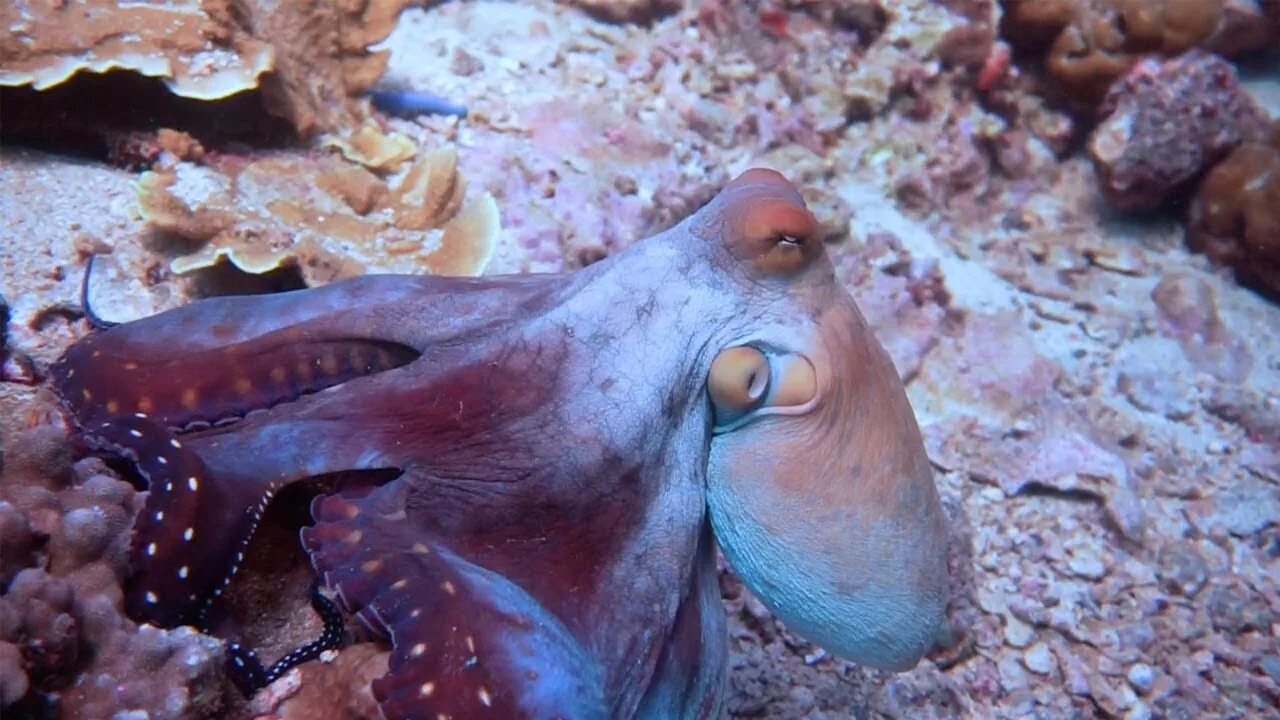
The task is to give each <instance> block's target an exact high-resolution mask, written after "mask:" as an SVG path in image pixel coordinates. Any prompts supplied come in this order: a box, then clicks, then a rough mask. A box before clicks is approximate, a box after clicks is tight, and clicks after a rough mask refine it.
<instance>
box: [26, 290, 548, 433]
mask: <svg viewBox="0 0 1280 720" xmlns="http://www.w3.org/2000/svg"><path fill="white" fill-rule="evenodd" d="M553 286H554V283H550V282H549V281H548V280H547V279H546V278H545V277H544V278H539V279H528V278H521V277H514V276H513V277H505V278H491V279H476V278H443V277H415V276H398V275H374V276H365V277H360V278H353V279H351V280H347V281H342V282H338V283H334V284H332V285H328V286H325V287H322V288H315V289H310V290H299V291H294V292H287V293H278V294H273V295H258V296H240V297H219V298H209V299H205V300H200V301H197V302H194V303H192V304H190V305H187V306H184V307H181V308H176V309H174V310H170V311H167V312H163V313H160V314H158V315H153V316H151V317H147V318H143V319H141V320H136V321H133V322H129V323H124V324H121V325H118V326H115V327H112V328H110V329H108V330H106V331H103V332H100V333H96V334H93V335H90V336H89V337H87V338H85V339H84V340H82V341H80V342H78V343H76V344H75V345H73V346H72V347H71V348H70V349H69V350H68V351H67V352H66V353H65V354H64V355H63V357H62V358H60V359H59V360H58V361H57V362H56V363H55V364H54V366H53V367H52V370H51V374H52V377H53V380H54V385H55V388H56V389H57V391H58V393H59V395H60V396H61V397H62V398H63V401H64V402H65V403H66V405H67V407H68V408H69V409H70V410H71V411H72V413H73V414H74V415H75V417H76V419H77V421H78V422H79V423H80V424H81V425H85V424H88V423H90V422H92V421H96V420H101V419H104V418H107V417H110V416H114V415H121V414H133V413H143V414H145V415H147V416H148V417H151V418H153V419H155V420H157V421H158V422H160V423H162V424H164V425H166V426H168V427H171V428H174V429H178V430H185V429H189V428H192V427H201V426H207V425H212V424H221V423H226V422H232V421H234V420H236V419H239V418H241V417H243V416H244V415H246V414H248V413H249V412H252V411H254V410H261V409H268V408H271V407H273V406H275V405H278V404H281V403H284V402H289V401H291V400H294V399H296V398H298V397H300V396H302V395H308V394H312V393H315V392H318V391H320V390H324V389H326V388H329V387H333V386H335V385H340V384H343V383H345V382H348V381H350V380H352V379H354V378H357V377H361V376H364V375H371V374H375V373H379V372H384V371H386V370H391V369H394V368H397V367H400V366H402V365H406V364H408V363H410V362H412V361H413V360H415V359H417V358H418V357H419V356H420V355H421V354H422V353H423V352H424V351H425V350H427V349H429V348H431V347H434V346H438V345H444V344H449V343H456V342H463V341H465V340H466V339H467V338H470V337H474V336H476V335H478V334H479V335H482V334H484V333H487V332H488V333H491V332H494V331H495V330H496V329H497V327H500V326H503V325H504V324H506V323H511V322H516V321H517V320H518V318H520V317H521V316H522V314H525V313H529V312H536V310H537V307H538V306H539V303H540V300H541V299H542V298H543V297H544V296H546V295H549V294H551V288H552V287H553Z"/></svg>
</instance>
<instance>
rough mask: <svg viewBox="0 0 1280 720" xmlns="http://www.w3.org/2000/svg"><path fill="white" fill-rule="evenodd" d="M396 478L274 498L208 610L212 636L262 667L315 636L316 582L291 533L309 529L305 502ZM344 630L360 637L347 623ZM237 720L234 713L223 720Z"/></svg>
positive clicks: (304, 486) (359, 474)
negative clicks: (233, 641)
mask: <svg viewBox="0 0 1280 720" xmlns="http://www.w3.org/2000/svg"><path fill="white" fill-rule="evenodd" d="M399 474H400V471H399V470H397V469H394V468H387V469H380V470H359V471H355V470H353V471H346V472H340V473H331V474H328V475H321V476H317V477H314V478H310V479H308V480H306V481H304V482H299V483H295V484H293V485H290V486H289V487H286V488H284V489H283V490H281V491H280V492H278V493H276V495H275V497H274V498H272V500H271V502H270V503H268V505H267V510H266V512H265V513H263V515H262V521H261V523H260V524H259V525H258V529H257V530H256V531H255V532H254V534H253V539H252V540H250V541H249V546H248V547H247V548H245V553H244V562H243V563H242V564H241V566H240V570H239V571H238V572H237V573H236V576H235V578H234V579H232V581H231V584H230V586H228V588H227V591H226V592H225V593H224V594H223V600H222V601H219V602H215V603H214V606H213V607H211V608H210V612H209V622H210V624H211V626H212V627H211V631H212V632H213V634H214V635H216V636H218V637H220V638H228V639H229V638H238V639H239V640H240V642H241V643H242V644H244V645H245V646H246V647H249V648H251V649H253V650H255V651H257V653H258V656H259V659H261V660H262V662H263V664H264V665H270V664H271V663H273V662H275V661H276V660H278V659H279V658H280V657H282V656H284V655H285V654H287V653H290V652H292V651H294V650H296V649H297V648H299V647H300V646H302V645H304V644H306V643H308V642H311V641H312V640H314V639H316V638H317V637H319V635H320V633H321V631H322V630H323V629H324V624H323V622H322V621H321V619H320V617H319V616H317V615H316V613H315V612H314V610H312V608H311V604H310V602H309V600H308V595H307V593H308V591H309V589H310V587H311V583H312V582H313V581H314V580H315V579H316V577H315V574H314V573H313V572H312V570H311V562H310V560H309V559H308V558H307V554H306V553H305V552H304V551H303V549H302V543H301V541H300V540H299V538H298V531H299V530H301V529H302V528H303V527H305V526H308V525H311V524H312V520H311V501H312V500H313V499H314V498H316V497H318V496H320V495H327V494H330V493H335V492H342V493H344V494H346V495H348V496H357V497H358V496H360V495H363V494H364V493H367V492H369V491H370V490H372V489H374V488H376V487H378V486H379V485H382V484H384V483H387V482H389V481H391V480H392V479H394V478H395V477H397V476H398V475H399ZM348 631H349V632H351V631H355V632H358V633H362V632H364V630H363V627H362V626H360V625H359V624H358V623H355V622H353V619H352V618H348ZM227 698H228V699H229V700H230V701H231V702H232V703H236V704H240V703H245V702H247V701H246V700H245V699H244V698H243V697H242V696H241V695H240V693H238V692H229V693H228V694H227ZM242 715H243V714H241V715H237V714H236V713H234V712H233V713H232V714H231V715H230V717H239V716H242Z"/></svg>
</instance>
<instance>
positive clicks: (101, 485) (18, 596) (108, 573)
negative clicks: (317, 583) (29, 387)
mask: <svg viewBox="0 0 1280 720" xmlns="http://www.w3.org/2000/svg"><path fill="white" fill-rule="evenodd" d="M68 449H69V448H68V447H67V442H66V439H65V435H64V432H63V430H62V429H61V428H60V427H56V426H52V425H47V424H40V425H36V426H34V427H31V428H27V429H22V430H17V431H15V433H14V434H13V436H12V437H9V438H6V450H7V451H8V452H7V454H6V463H5V465H4V473H3V475H2V476H0V550H3V553H2V554H3V558H4V560H3V563H4V565H3V569H4V578H2V579H3V580H6V581H7V582H4V583H0V588H3V591H2V592H0V708H4V711H5V712H6V713H7V712H8V711H10V710H13V711H15V712H16V713H17V714H18V715H20V716H21V715H23V714H24V713H31V712H46V711H47V712H48V713H53V714H56V715H57V716H58V717H66V718H104V717H113V716H115V717H118V716H120V713H129V712H134V713H137V712H145V713H147V714H148V715H149V717H152V718H174V719H175V720H176V719H178V718H200V717H218V716H221V714H222V708H223V688H222V679H221V678H222V670H221V667H222V662H223V656H222V650H221V646H220V643H219V642H218V641H217V640H214V639H212V638H210V637H207V636H204V635H201V634H199V633H197V632H196V631H194V630H192V629H190V628H181V629H178V630H174V631H161V630H156V629H155V628H151V627H145V626H144V627H142V628H139V627H138V626H137V625H136V624H135V623H134V622H133V621H131V620H129V619H128V618H127V617H125V615H124V612H123V597H124V596H123V592H122V590H121V583H122V582H123V580H124V578H125V575H126V573H127V552H128V546H129V535H130V528H131V525H132V518H133V515H134V513H135V512H136V510H137V508H138V506H139V502H138V501H139V499H140V496H139V495H138V493H136V492H135V491H134V489H133V487H132V486H131V485H129V484H128V483H126V482H122V481H121V480H119V479H117V478H115V477H113V476H112V475H110V474H108V472H109V471H107V469H106V467H105V465H104V464H103V463H102V462H101V461H100V460H96V459H89V460H82V461H80V462H78V463H76V464H75V465H74V466H72V465H69V464H68V462H67V458H68ZM15 570H16V571H15ZM10 573H12V576H11V577H10ZM52 690H59V691H60V692H59V693H58V694H57V695H56V696H49V695H46V694H47V693H49V692H50V691H52ZM41 698H48V700H47V701H50V702H53V703H54V705H53V706H50V707H42V706H41V703H43V702H46V700H42V699H41ZM53 698H56V700H55V699H53ZM5 716H6V717H7V714H6V715H5Z"/></svg>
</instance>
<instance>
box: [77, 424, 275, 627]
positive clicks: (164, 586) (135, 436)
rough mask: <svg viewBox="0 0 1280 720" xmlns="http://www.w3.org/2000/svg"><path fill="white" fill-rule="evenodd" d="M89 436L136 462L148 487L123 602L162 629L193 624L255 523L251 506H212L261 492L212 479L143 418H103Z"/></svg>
mask: <svg viewBox="0 0 1280 720" xmlns="http://www.w3.org/2000/svg"><path fill="white" fill-rule="evenodd" d="M84 437H85V439H86V443H87V444H88V445H89V446H90V447H91V448H92V449H95V450H101V451H105V452H110V453H113V454H116V455H119V456H122V457H125V458H127V459H128V460H131V461H132V462H133V463H134V464H135V466H136V467H137V469H138V473H139V474H140V475H141V476H142V477H143V479H145V480H146V481H147V483H148V486H149V487H150V493H149V494H148V496H147V501H146V503H145V505H144V507H143V509H142V512H141V513H140V514H139V515H138V518H137V520H136V521H135V522H134V533H133V538H132V546H131V550H130V558H131V560H132V565H133V568H132V570H133V576H132V578H131V581H130V583H129V586H128V588H127V592H126V598H125V600H126V603H127V605H128V608H129V611H130V613H131V614H132V615H133V616H134V617H137V618H140V619H142V620H145V621H149V622H152V623H154V624H156V625H159V626H162V627H171V626H173V625H177V624H179V623H181V622H184V621H189V620H192V619H194V614H195V612H196V611H198V610H199V609H200V608H201V607H203V606H204V604H205V603H206V601H207V600H208V599H210V598H212V597H215V596H217V595H219V594H221V592H222V587H223V586H224V585H225V584H226V582H227V580H228V579H229V578H230V576H231V574H232V572H233V571H234V568H235V563H236V561H237V560H238V559H239V557H242V555H241V553H242V552H243V549H244V547H243V543H244V541H245V540H247V538H248V536H249V534H250V533H251V531H252V525H253V523H254V522H255V519H256V518H255V516H254V515H253V514H252V513H250V512H248V510H249V508H251V507H252V503H250V504H249V506H248V507H245V511H244V512H231V513H227V514H223V513H218V512H209V509H210V508H218V507H241V506H243V503H240V504H239V505H237V504H236V503H233V502H232V501H231V500H230V499H229V497H228V496H229V495H239V494H243V495H246V496H249V497H253V498H257V497H260V495H261V493H260V492H259V491H258V489H257V488H256V487H248V488H243V487H238V486H236V485H233V484H230V483H218V482H213V481H212V479H211V477H210V475H209V472H208V469H207V468H206V466H205V464H204V462H203V461H202V460H201V458H200V456H199V455H197V454H196V453H194V452H192V451H191V449H189V448H187V447H185V446H184V445H183V444H182V442H181V441H179V440H178V439H177V438H176V437H175V436H174V435H173V434H172V433H170V432H169V431H168V430H166V429H165V428H163V427H161V426H160V425H158V424H156V423H155V422H154V421H152V420H150V419H148V418H146V417H143V416H139V415H130V416H125V417H118V418H113V419H111V420H104V421H102V422H101V423H98V424H96V425H94V426H91V427H87V428H85V432H84Z"/></svg>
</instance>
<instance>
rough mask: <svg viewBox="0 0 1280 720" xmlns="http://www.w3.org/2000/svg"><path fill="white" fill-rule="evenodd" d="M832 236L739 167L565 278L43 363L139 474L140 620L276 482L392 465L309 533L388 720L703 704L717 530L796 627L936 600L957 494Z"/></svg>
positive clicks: (387, 287) (363, 288) (858, 648)
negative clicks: (662, 224) (654, 231)
mask: <svg viewBox="0 0 1280 720" xmlns="http://www.w3.org/2000/svg"><path fill="white" fill-rule="evenodd" d="M817 233H818V226H817V224H816V222H815V221H814V219H813V216H812V215H811V214H810V213H809V212H808V210H807V209H805V207H804V202H803V201H802V200H801V198H800V195H799V193H798V192H797V191H796V190H795V188H794V187H792V186H791V184H790V183H788V182H787V181H786V180H785V179H783V177H782V176H781V175H779V174H777V173H775V172H773V171H768V170H751V171H748V172H747V173H744V174H743V175H742V176H740V177H739V178H738V179H737V180H735V181H734V182H733V183H731V184H730V185H729V186H728V187H726V188H725V189H724V190H723V191H722V192H721V194H720V195H719V196H717V197H716V198H715V199H714V200H712V201H711V202H710V203H709V204H708V205H707V206H705V207H704V208H702V209H701V210H699V211H698V212H697V213H695V214H694V215H693V216H691V217H690V218H688V219H686V220H685V221H684V222H682V223H681V224H679V225H678V226H676V227H674V228H672V229H671V230H669V231H666V232H664V233H661V234H659V235H656V236H654V237H652V238H649V239H647V240H645V241H642V242H639V243H637V244H635V245H634V246H632V247H631V248H630V249H628V250H627V251H626V252H623V253H620V254H618V255H616V256H613V257H610V258H608V259H606V260H604V261H601V262H599V263H597V264H594V265H591V266H589V267H587V268H585V269H583V270H581V271H579V272H577V273H574V274H572V275H543V276H511V277H492V278H482V279H458V278H428V277H407V276H406V277H400V276H370V277H363V278H357V279H353V280H350V281H345V282H340V283H335V284H333V285H329V286H326V287H323V288H319V289H312V290H304V291H299V292H294V293H285V294H279V295H271V296H264V297H238V298H217V299H211V300H205V301H201V302H197V303H194V304H192V305H190V306H188V307H185V308H180V309H178V310H174V311H171V312H167V313H163V314H160V315H157V316H154V317H151V318H147V319H144V320H140V321H137V322H134V323H129V324H126V325H122V326H119V327H116V328H112V329H110V330H107V331H105V332H102V333H99V334H96V335H93V336H90V337H89V338H87V339H85V340H83V341H81V342H80V343H78V344H77V345H75V346H73V347H72V348H71V350H69V351H68V353H67V354H66V356H65V357H64V358H63V359H62V360H60V361H59V362H58V363H57V364H56V365H55V367H54V369H53V376H54V380H55V383H56V387H57V389H58V391H59V393H60V394H61V395H62V396H63V398H64V400H65V402H66V403H67V405H68V407H69V408H70V410H71V412H72V413H73V414H74V416H75V419H76V422H77V423H78V425H79V427H80V429H81V433H82V436H83V438H84V440H85V442H86V443H87V444H88V445H89V446H91V447H94V448H97V449H100V450H103V451H107V452H115V453H119V454H122V455H124V456H125V457H128V458H131V459H133V460H134V461H135V462H136V464H137V467H138V470H139V473H140V474H141V475H142V476H143V477H144V478H146V479H147V480H148V481H149V483H150V488H151V495H150V499H149V501H148V505H147V507H146V508H145V509H144V511H143V513H142V514H141V515H140V516H139V518H138V520H137V523H136V534H135V539H134V545H133V551H134V558H135V562H136V565H137V575H136V578H135V582H134V584H133V586H132V587H131V588H130V589H129V602H130V607H131V610H132V612H133V613H135V614H136V615H138V616H140V617H142V618H146V619H149V620H152V621H154V622H157V623H159V624H165V625H171V624H175V623H179V622H183V621H186V620H190V619H191V618H192V617H193V616H195V615H196V614H197V613H198V612H199V610H200V608H201V607H202V606H203V605H204V604H205V603H206V602H207V601H208V600H209V598H211V597H212V596H214V595H216V594H217V593H219V592H220V591H221V588H222V586H223V585H224V584H225V582H226V579H227V578H228V577H229V576H230V575H231V574H232V573H233V572H234V571H235V567H236V565H237V564H238V559H239V557H240V553H242V552H243V551H244V549H245V547H246V543H247V541H248V537H249V535H250V533H251V532H252V530H253V527H254V526H255V525H256V523H257V520H258V517H259V516H260V514H261V511H262V508H263V507H264V506H265V504H266V502H267V501H268V500H269V499H270V497H271V495H272V494H273V493H274V492H275V491H276V490H278V489H279V488H280V487H282V486H284V485H285V484H288V483H293V482H301V481H305V480H306V479H308V478H311V477H314V476H318V475H322V474H325V473H333V472H338V471H348V470H370V469H382V470H388V469H389V470H393V471H396V472H398V473H399V474H398V476H397V477H396V478H395V479H394V480H391V481H389V482H387V483H386V484H383V485H381V486H379V487H377V488H376V489H375V490H373V491H372V492H367V493H366V494H363V495H357V494H355V493H347V494H344V493H337V494H332V495H328V496H322V497H320V498H318V499H317V501H316V502H315V503H314V505H313V507H312V514H313V516H314V519H315V525H314V526H311V527H308V528H304V529H303V531H302V543H303V545H304V547H305V548H306V550H307V552H308V553H309V555H310V557H311V561H312V564H313V566H314V568H315V570H316V572H317V574H318V575H319V577H320V578H321V579H322V580H323V582H324V583H326V584H327V585H328V586H329V587H330V588H331V589H333V590H334V591H336V593H337V595H338V597H339V599H340V600H341V602H342V604H343V606H344V607H345V608H346V609H347V610H349V611H351V612H354V613H357V614H358V616H359V617H360V618H361V619H363V620H364V621H365V622H366V623H367V624H368V625H369V626H370V627H372V628H373V629H375V630H377V631H379V632H381V633H383V634H384V635H385V636H386V637H387V638H388V639H389V640H390V642H391V644H392V655H391V659H390V664H389V671H388V673H387V674H386V675H385V676H384V677H382V678H380V679H379V680H377V681H375V682H374V685H373V691H374V695H375V697H376V698H377V699H378V701H379V703H380V704H381V707H382V710H383V712H384V714H385V715H386V716H387V717H389V718H435V717H436V716H437V714H445V715H448V716H450V717H453V718H470V717H482V716H483V717H504V718H550V717H566V718H605V717H610V718H628V717H645V718H704V717H715V716H717V715H719V714H720V713H721V701H722V695H723V679H724V673H725V662H726V638H725V627H724V622H725V621H724V615H723V609H722V607H721V605H720V601H719V596H718V589H717V583H716V577H715V563H714V554H713V553H714V541H718V542H719V543H720V545H721V547H722V548H723V549H724V552H725V554H726V556H727V557H728V558H729V559H730V561H731V562H732V563H733V564H734V566H735V567H736V569H737V570H738V571H739V572H740V574H741V575H742V577H743V578H744V580H745V581H746V582H747V583H748V584H749V585H750V586H751V587H752V589H753V590H754V591H755V592H756V593H757V594H758V595H759V596H760V597H761V598H762V599H763V600H764V601H765V602H766V603H767V604H768V605H769V606H770V607H772V608H773V609H774V610H775V611H776V612H777V614H778V615H779V616H780V617H781V618H782V619H783V620H784V621H785V622H787V623H788V624H790V625H791V626H792V627H794V628H795V629H796V630H797V631H799V632H801V633H803V634H805V635H807V636H808V637H810V638H812V639H813V640H815V641H816V642H818V643H820V644H822V645H824V646H825V647H827V648H828V649H829V650H831V651H832V652H835V653H838V654H840V655H843V656H845V657H848V658H851V659H853V660H857V661H860V662H865V663H868V664H871V665H875V666H878V667H884V668H890V669H904V668H908V667H911V666H912V665H914V664H915V662H916V661H917V660H918V659H919V657H920V656H921V654H922V653H924V652H925V651H926V650H928V649H929V647H930V645H931V643H932V640H933V638H934V637H935V634H936V631H937V626H938V624H939V622H940V620H941V615H942V611H943V608H944V606H945V603H946V571H945V552H944V548H943V543H944V538H945V536H946V533H945V530H944V527H943V520H942V514H941V511H940V508H939V503H938V498H937V494H936V491H935V489H934V485H933V479H932V475H931V472H930V468H929V464H928V462H927V460H926V458H925V454H924V449H923V445H922V443H921V439H920V434H919V431H918V429H917V427H916V423H915V420H914V417H913V415H912V413H911V409H910V407H909V405H908V403H907V400H906V396H905V394H904V392H903V389H902V386H901V383H900V382H899V380H898V377H897V374H896V373H895V371H894V368H893V366H892V364H891V363H890V361H889V359H888V356H887V355H886V353H885V352H884V351H883V349H881V347H880V346H879V344H878V343H877V342H876V340H875V339H874V337H873V336H872V334H871V332H870V330H869V329H868V328H867V326H866V323H865V322H864V321H863V319H862V317H861V315H860V314H859V313H858V310H857V308H856V307H855V305H854V303H853V300H852V299H851V298H850V297H849V295H848V294H847V293H846V292H845V291H844V290H843V289H842V288H841V287H840V286H839V285H838V284H837V283H836V281H835V279H834V275H833V272H832V267H831V263H830V261H829V259H828V258H827V255H826V252H825V249H824V248H823V246H822V244H821V242H820V241H819V240H818V239H817ZM713 533H714V541H713Z"/></svg>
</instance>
